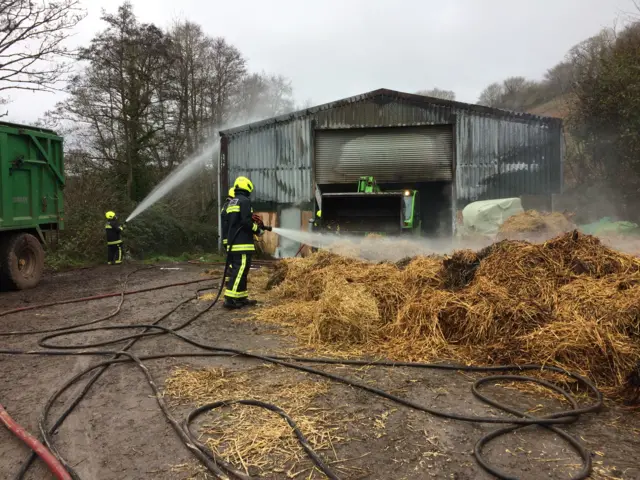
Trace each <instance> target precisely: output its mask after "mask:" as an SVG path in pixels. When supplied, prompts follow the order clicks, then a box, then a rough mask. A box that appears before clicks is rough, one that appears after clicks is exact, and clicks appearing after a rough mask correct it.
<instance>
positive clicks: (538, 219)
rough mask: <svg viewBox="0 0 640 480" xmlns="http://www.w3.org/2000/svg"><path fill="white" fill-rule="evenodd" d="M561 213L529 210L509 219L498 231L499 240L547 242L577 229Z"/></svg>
mask: <svg viewBox="0 0 640 480" xmlns="http://www.w3.org/2000/svg"><path fill="white" fill-rule="evenodd" d="M568 217H569V215H565V214H563V213H560V212H553V213H545V212H538V211H536V210H528V211H526V212H523V213H519V214H517V215H513V216H511V217H509V218H507V219H506V220H505V221H504V223H503V224H502V225H500V228H499V230H498V240H503V239H507V238H509V239H512V240H538V241H540V240H546V239H549V238H552V237H555V236H556V235H560V234H562V233H565V232H570V231H572V230H573V229H575V228H576V226H575V225H574V224H573V222H572V221H571V220H570V219H569V218H568Z"/></svg>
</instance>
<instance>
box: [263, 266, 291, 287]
mask: <svg viewBox="0 0 640 480" xmlns="http://www.w3.org/2000/svg"><path fill="white" fill-rule="evenodd" d="M288 271H289V265H288V264H287V262H278V263H276V264H275V266H274V270H273V273H272V274H271V275H270V276H269V279H268V280H267V286H266V289H267V290H272V289H273V288H274V287H277V286H278V285H280V284H281V283H282V282H284V279H285V278H287V272H288Z"/></svg>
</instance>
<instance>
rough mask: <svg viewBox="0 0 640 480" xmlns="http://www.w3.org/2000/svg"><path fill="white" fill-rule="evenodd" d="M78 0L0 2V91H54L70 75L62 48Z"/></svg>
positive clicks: (79, 14)
mask: <svg viewBox="0 0 640 480" xmlns="http://www.w3.org/2000/svg"><path fill="white" fill-rule="evenodd" d="M84 17H85V12H84V10H83V9H82V8H80V0H60V1H56V2H54V1H50V0H0V91H8V90H32V91H55V90H56V85H57V84H58V83H59V82H60V81H62V80H64V79H65V78H66V76H67V74H68V73H69V72H70V65H69V64H68V63H67V62H66V61H65V60H66V59H69V58H70V57H71V56H72V55H73V53H74V52H73V51H71V50H70V49H69V47H68V46H67V45H66V41H67V40H68V39H69V37H70V36H71V35H72V30H73V28H74V27H75V26H76V25H77V24H78V23H79V22H80V21H81V20H82V19H83V18H84Z"/></svg>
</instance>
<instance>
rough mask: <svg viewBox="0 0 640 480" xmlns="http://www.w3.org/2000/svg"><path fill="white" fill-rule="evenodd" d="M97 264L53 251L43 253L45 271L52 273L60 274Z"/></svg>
mask: <svg viewBox="0 0 640 480" xmlns="http://www.w3.org/2000/svg"><path fill="white" fill-rule="evenodd" d="M96 263H97V262H95V261H90V260H81V259H78V258H73V257H71V256H69V255H68V254H66V253H59V252H54V251H48V252H45V256H44V265H45V269H46V270H49V271H52V272H60V271H62V270H71V269H74V268H82V267H88V266H93V265H96Z"/></svg>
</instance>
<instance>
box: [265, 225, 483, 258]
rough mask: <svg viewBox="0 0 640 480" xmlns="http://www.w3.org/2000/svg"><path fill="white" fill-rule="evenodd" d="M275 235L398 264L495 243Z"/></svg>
mask: <svg viewBox="0 0 640 480" xmlns="http://www.w3.org/2000/svg"><path fill="white" fill-rule="evenodd" d="M273 232H274V233H276V234H278V235H281V236H283V237H286V238H289V239H291V240H293V241H295V242H299V243H302V244H305V245H309V246H311V247H316V248H321V249H323V250H327V251H329V252H333V253H336V254H339V255H342V256H345V257H351V258H357V259H361V260H367V261H371V262H383V261H387V262H397V261H399V260H402V259H403V258H407V257H415V256H428V255H446V254H450V253H452V252H453V251H454V250H460V249H463V248H469V249H472V250H480V249H482V248H484V247H486V246H487V245H489V244H491V243H492V242H491V240H490V239H473V240H459V239H455V238H452V237H451V236H448V237H441V238H422V237H421V238H413V237H379V236H373V237H359V236H352V235H344V234H340V235H336V234H333V233H315V232H314V233H312V232H305V231H301V230H291V229H287V228H274V229H273Z"/></svg>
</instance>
